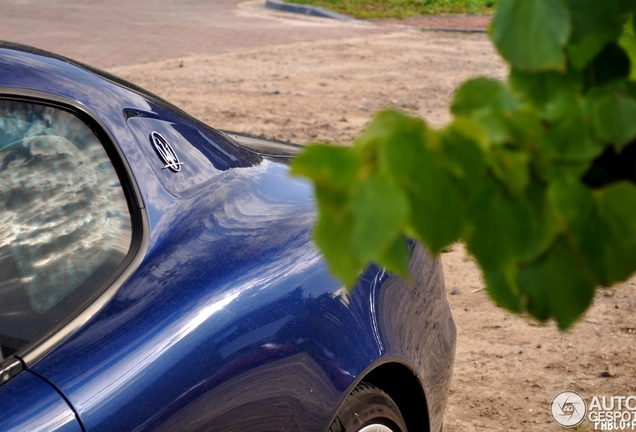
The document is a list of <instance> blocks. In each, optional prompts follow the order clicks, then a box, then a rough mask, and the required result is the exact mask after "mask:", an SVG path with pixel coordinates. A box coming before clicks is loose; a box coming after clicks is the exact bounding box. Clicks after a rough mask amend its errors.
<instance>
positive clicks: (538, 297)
mask: <svg viewBox="0 0 636 432" xmlns="http://www.w3.org/2000/svg"><path fill="white" fill-rule="evenodd" d="M518 281H519V287H520V288H521V291H522V292H523V293H524V294H525V295H526V296H527V308H528V311H529V312H530V313H531V314H532V315H533V316H534V317H536V318H537V319H540V320H542V321H543V320H546V319H547V318H548V317H549V316H553V317H554V318H555V320H556V321H557V323H558V325H559V328H561V329H562V330H565V329H567V328H568V327H570V326H571V325H572V324H573V323H574V321H575V320H576V319H577V318H578V317H580V316H581V314H582V313H583V312H584V311H585V310H586V309H587V308H588V306H589V305H590V303H591V301H592V298H593V297H594V282H593V281H592V280H590V279H589V278H588V277H586V273H585V271H584V270H583V269H582V265H581V262H580V261H579V259H578V258H577V257H576V254H575V253H574V252H573V251H572V250H571V249H570V247H569V246H568V244H567V242H566V240H565V239H564V238H563V237H561V238H559V239H558V240H557V241H556V242H555V244H554V245H553V246H552V248H551V249H550V250H549V251H548V253H546V254H545V255H544V256H543V257H542V258H541V259H539V260H537V261H536V262H533V263H532V264H529V265H528V266H526V267H524V268H522V269H521V270H520V272H519V278H518Z"/></svg>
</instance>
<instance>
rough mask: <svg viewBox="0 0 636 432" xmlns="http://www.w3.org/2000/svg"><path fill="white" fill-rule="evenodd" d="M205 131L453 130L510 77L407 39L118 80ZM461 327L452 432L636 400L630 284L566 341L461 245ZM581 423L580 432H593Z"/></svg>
mask: <svg viewBox="0 0 636 432" xmlns="http://www.w3.org/2000/svg"><path fill="white" fill-rule="evenodd" d="M112 72H114V73H116V74H118V75H120V76H122V77H124V78H126V79H129V80H131V81H133V82H135V83H137V84H139V85H141V86H143V87H146V88H148V89H150V90H151V91H153V92H155V93H157V94H159V95H161V96H163V97H165V98H166V99H168V100H170V101H172V102H174V103H175V104H177V105H179V106H181V107H182V108H184V109H185V110H186V111H188V112H190V113H192V114H194V115H195V116H196V117H198V118H200V119H202V120H204V121H206V122H208V123H209V124H211V125H213V126H215V127H218V128H223V129H229V130H235V131H241V132H251V133H255V134H262V135H266V136H270V137H275V138H279V139H283V140H291V141H295V142H298V143H306V142H308V141H312V140H328V141H334V142H342V143H347V142H350V141H351V140H352V139H353V137H355V135H356V134H357V133H359V132H360V130H361V129H362V128H363V127H364V124H365V123H366V122H367V121H368V120H369V118H370V117H371V116H372V115H373V112H375V111H376V110H378V109H380V108H382V107H386V106H397V107H400V108H401V109H403V110H406V111H408V112H412V113H416V114H418V115H421V116H424V117H425V118H426V119H427V120H428V122H429V123H430V124H432V125H434V126H441V125H443V124H444V123H446V122H447V121H448V120H449V119H450V116H449V114H448V105H449V102H450V98H451V96H452V93H453V90H454V89H455V88H456V87H457V85H458V84H460V83H461V82H462V81H463V80H465V79H466V78H468V77H470V76H473V75H486V76H490V77H503V76H504V75H505V73H506V69H505V67H504V65H503V63H502V62H501V61H500V59H499V58H498V57H497V55H496V53H495V52H494V50H493V49H492V47H491V44H490V42H489V41H488V39H487V38H486V36H484V35H483V34H451V33H435V32H427V33H422V32H419V31H415V30H401V31H399V32H396V33H391V34H379V35H372V36H366V37H364V38H350V39H340V40H326V41H320V42H308V43H296V44H289V45H283V46H277V47H271V48H267V49H262V50H251V51H241V52H232V53H226V54H219V55H214V56H205V57H204V56H199V57H185V58H179V59H173V60H169V61H162V62H157V63H148V64H142V65H136V66H128V67H120V68H115V69H112ZM443 262H444V268H445V273H446V281H447V291H448V294H449V301H450V303H451V306H452V309H453V313H454V316H455V319H456V322H457V327H458V345H457V357H456V363H455V372H454V378H453V385H452V390H451V394H450V398H449V402H448V406H447V412H446V417H445V428H444V430H445V431H447V432H459V431H478V430H499V431H508V430H523V431H548V430H560V429H561V428H560V427H559V426H558V425H557V424H556V423H555V422H554V421H553V420H552V418H551V416H550V411H549V409H550V402H551V400H552V398H553V397H554V396H555V395H556V394H557V393H559V392H561V391H564V390H574V391H577V392H579V393H580V394H581V395H582V396H584V397H585V398H587V399H588V402H589V400H590V399H591V397H592V396H595V395H599V396H600V395H623V396H630V395H636V380H635V377H636V360H635V357H634V356H633V355H632V350H633V348H634V347H635V346H636V323H635V322H634V318H633V315H634V312H635V310H636V279H632V280H630V281H628V282H626V283H624V284H621V285H620V286H618V287H616V288H614V289H612V290H601V291H599V293H598V295H597V297H596V300H595V304H594V306H593V307H592V309H591V310H590V311H589V312H588V313H587V315H586V316H585V317H584V319H582V320H581V321H580V322H579V323H578V324H577V325H576V327H575V328H574V329H573V330H572V331H570V332H569V333H566V334H564V333H560V332H559V331H558V330H557V329H556V328H555V326H554V325H553V324H545V325H542V324H537V323H535V322H533V321H531V320H529V319H527V318H525V317H518V316H512V315H509V314H507V313H505V312H503V311H502V310H500V309H498V308H496V307H495V306H493V305H492V303H491V302H490V301H489V299H488V298H487V294H486V293H485V292H484V291H483V289H482V288H483V284H482V282H481V277H480V273H479V271H478V270H477V269H476V267H475V266H474V263H473V262H472V260H471V259H470V258H468V257H467V256H466V254H465V252H464V249H463V247H462V246H461V244H457V245H455V246H454V247H453V250H452V251H450V252H448V253H445V254H444V256H443ZM593 429H594V428H593V425H591V424H590V423H585V424H584V425H583V427H582V428H581V429H580V430H593Z"/></svg>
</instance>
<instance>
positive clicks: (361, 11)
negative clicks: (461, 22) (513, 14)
mask: <svg viewBox="0 0 636 432" xmlns="http://www.w3.org/2000/svg"><path fill="white" fill-rule="evenodd" d="M285 1H288V2H291V3H301V4H307V5H313V6H322V7H324V8H327V9H330V10H332V11H334V12H338V13H341V14H345V15H349V16H352V17H354V18H360V19H373V18H408V17H412V16H420V15H442V14H457V13H463V14H479V13H486V14H488V13H493V12H494V8H495V7H496V6H497V3H498V1H499V0H285Z"/></svg>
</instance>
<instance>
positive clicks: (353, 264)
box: [314, 206, 363, 287]
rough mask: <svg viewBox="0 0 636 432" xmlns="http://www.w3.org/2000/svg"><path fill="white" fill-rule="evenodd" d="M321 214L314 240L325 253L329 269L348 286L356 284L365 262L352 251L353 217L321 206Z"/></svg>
mask: <svg viewBox="0 0 636 432" xmlns="http://www.w3.org/2000/svg"><path fill="white" fill-rule="evenodd" d="M319 210H320V214H319V217H318V221H317V223H316V228H315V230H314V241H315V242H316V245H317V246H318V248H319V249H320V251H321V252H322V253H323V255H324V257H325V260H326V261H327V265H328V266H329V270H330V271H331V273H332V274H333V275H335V276H336V277H337V278H339V279H340V280H342V281H343V282H344V283H345V284H346V285H347V286H348V287H351V286H353V285H354V284H355V282H356V280H357V278H358V275H359V274H360V272H361V271H362V269H363V263H362V262H361V261H359V260H357V259H356V258H355V257H354V255H353V254H352V253H351V234H352V232H353V217H352V216H351V215H350V214H346V213H343V212H334V211H333V210H331V209H330V208H329V207H326V206H319Z"/></svg>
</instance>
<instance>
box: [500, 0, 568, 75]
mask: <svg viewBox="0 0 636 432" xmlns="http://www.w3.org/2000/svg"><path fill="white" fill-rule="evenodd" d="M570 30H571V25H570V15H569V11H568V8H567V5H566V3H565V1H564V0H502V1H501V2H500V3H499V6H498V9H497V13H496V14H495V18H494V20H493V22H492V27H491V29H490V32H491V36H492V39H493V42H494V43H495V46H496V47H497V49H498V50H499V52H500V53H501V55H502V56H503V57H504V58H505V59H506V60H507V61H508V62H510V64H511V65H512V66H513V67H514V68H515V69H519V70H525V71H542V70H564V69H565V61H566V59H565V53H564V48H565V45H566V42H567V41H568V38H569V36H570Z"/></svg>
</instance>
